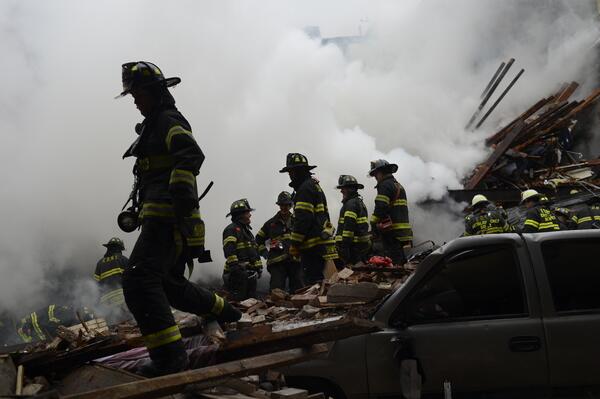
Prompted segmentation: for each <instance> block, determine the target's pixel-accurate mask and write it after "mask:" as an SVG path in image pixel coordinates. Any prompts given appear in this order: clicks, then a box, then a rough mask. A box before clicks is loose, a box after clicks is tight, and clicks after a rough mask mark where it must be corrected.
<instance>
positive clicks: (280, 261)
mask: <svg viewBox="0 0 600 399" xmlns="http://www.w3.org/2000/svg"><path fill="white" fill-rule="evenodd" d="M276 204H277V205H279V212H277V213H276V214H275V216H273V217H272V218H271V219H269V220H267V221H266V222H265V224H264V225H263V226H262V227H261V229H260V230H258V233H256V243H257V244H258V252H259V253H260V255H261V256H262V257H263V258H265V259H266V260H267V270H268V271H269V274H271V281H270V283H269V288H270V289H271V291H272V290H274V289H276V288H279V289H281V290H285V289H286V285H288V284H289V289H290V292H292V293H294V292H296V290H299V289H300V288H302V287H304V282H303V276H302V267H301V266H300V262H299V261H298V259H297V258H294V257H292V256H290V253H289V249H290V231H291V229H292V212H291V209H292V206H293V204H294V202H293V201H292V195H291V194H290V193H288V192H287V191H282V192H281V193H279V195H278V196H277V202H276ZM267 242H268V244H267ZM267 245H268V249H267Z"/></svg>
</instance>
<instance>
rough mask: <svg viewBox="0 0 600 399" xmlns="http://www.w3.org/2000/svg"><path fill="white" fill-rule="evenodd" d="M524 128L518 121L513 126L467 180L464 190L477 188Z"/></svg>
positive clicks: (523, 124) (521, 122) (522, 123)
mask: <svg viewBox="0 0 600 399" xmlns="http://www.w3.org/2000/svg"><path fill="white" fill-rule="evenodd" d="M524 127H525V123H524V122H523V121H519V122H517V123H516V124H515V126H514V127H513V128H512V130H511V132H510V133H509V134H508V135H507V136H506V137H505V138H504V140H502V142H501V143H500V144H498V146H497V147H496V149H495V150H494V152H493V153H492V154H491V155H490V157H489V158H488V159H487V161H485V163H483V164H482V165H480V167H479V169H478V170H477V172H476V173H475V174H474V175H473V177H471V179H469V181H468V182H467V184H466V185H465V189H466V190H473V189H474V188H475V187H477V185H478V184H479V183H480V182H481V180H483V178H484V177H485V176H486V175H487V174H488V173H489V171H490V169H491V168H492V166H494V164H495V163H496V161H498V159H500V157H501V156H502V155H504V153H505V152H506V150H508V149H509V148H510V146H511V145H512V143H513V141H514V140H515V139H516V138H517V136H518V135H519V133H521V131H522V130H523V128H524Z"/></svg>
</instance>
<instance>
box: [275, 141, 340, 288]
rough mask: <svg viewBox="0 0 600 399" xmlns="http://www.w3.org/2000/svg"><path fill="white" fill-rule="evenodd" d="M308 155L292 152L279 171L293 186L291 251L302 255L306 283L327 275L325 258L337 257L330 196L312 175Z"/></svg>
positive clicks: (331, 259)
mask: <svg viewBox="0 0 600 399" xmlns="http://www.w3.org/2000/svg"><path fill="white" fill-rule="evenodd" d="M314 168H316V166H313V165H309V164H308V160H307V159H306V157H305V156H304V155H302V154H299V153H290V154H287V157H286V165H285V167H283V168H282V169H281V170H280V171H279V173H288V174H289V176H290V180H291V182H290V184H289V185H290V187H292V188H293V189H294V194H293V195H292V198H293V201H294V219H293V222H292V231H291V236H290V251H289V252H290V255H292V256H294V257H297V256H300V263H301V264H302V269H303V272H304V278H305V280H306V282H307V283H309V284H313V283H315V282H318V281H321V280H323V278H324V275H323V270H324V268H325V262H327V261H334V260H335V259H337V257H338V256H337V252H336V250H335V240H334V228H333V225H332V224H331V220H330V219H329V211H328V209H327V199H326V198H325V194H324V193H323V190H322V189H321V186H319V182H318V180H317V179H315V178H314V177H313V176H312V172H311V170H312V169H314Z"/></svg>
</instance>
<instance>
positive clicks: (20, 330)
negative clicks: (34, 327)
mask: <svg viewBox="0 0 600 399" xmlns="http://www.w3.org/2000/svg"><path fill="white" fill-rule="evenodd" d="M17 334H19V337H21V339H22V340H23V342H31V341H33V337H31V336H29V335H27V334H25V332H24V331H23V328H21V327H20V328H18V329H17Z"/></svg>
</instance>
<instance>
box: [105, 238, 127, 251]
mask: <svg viewBox="0 0 600 399" xmlns="http://www.w3.org/2000/svg"><path fill="white" fill-rule="evenodd" d="M102 245H103V246H105V247H106V248H118V249H120V250H121V251H125V244H123V240H121V239H120V238H119V237H113V238H111V239H110V240H108V242H107V243H106V244H102Z"/></svg>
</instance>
